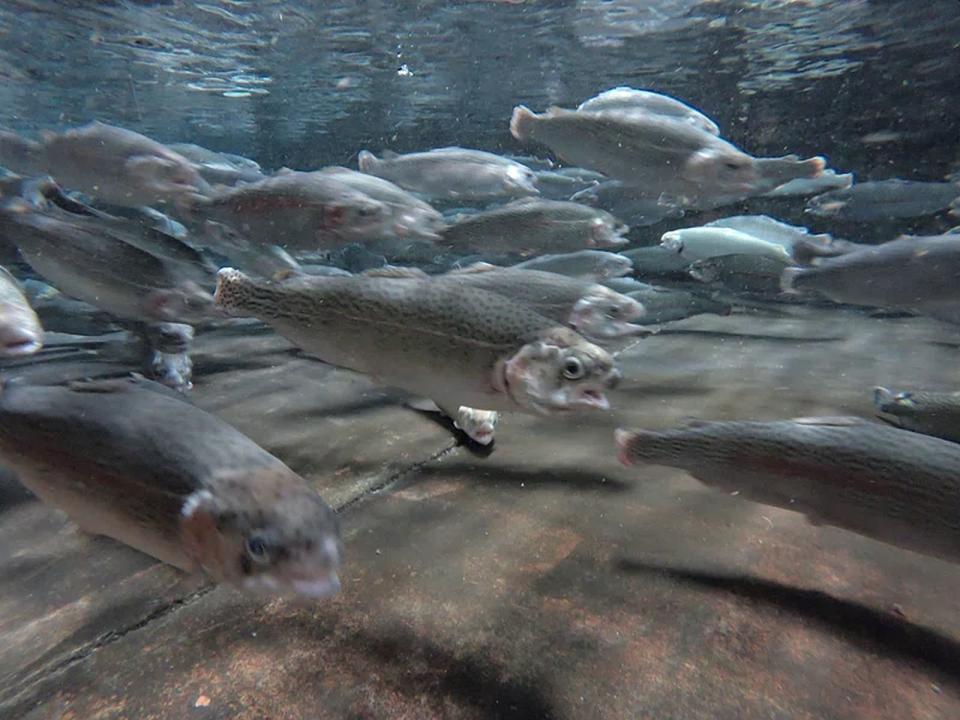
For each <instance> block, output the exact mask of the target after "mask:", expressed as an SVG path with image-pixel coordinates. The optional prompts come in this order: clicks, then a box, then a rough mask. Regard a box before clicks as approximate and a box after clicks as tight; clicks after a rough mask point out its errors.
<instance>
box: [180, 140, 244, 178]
mask: <svg viewBox="0 0 960 720" xmlns="http://www.w3.org/2000/svg"><path fill="white" fill-rule="evenodd" d="M167 147H168V148H170V149H171V150H173V151H174V152H175V153H179V154H180V155H182V156H183V157H185V158H187V160H189V161H190V162H191V163H193V166H194V168H196V170H197V172H198V173H200V177H202V178H203V179H204V180H206V181H207V182H208V183H209V184H211V185H236V184H237V183H241V182H248V183H249V182H257V181H258V180H262V179H263V170H261V168H260V165H258V164H257V163H255V162H254V161H253V160H250V159H249V158H242V157H238V156H237V155H230V154H228V153H219V152H216V151H214V150H209V149H207V148H205V147H201V146H200V145H194V144H193V143H171V144H169V145H167Z"/></svg>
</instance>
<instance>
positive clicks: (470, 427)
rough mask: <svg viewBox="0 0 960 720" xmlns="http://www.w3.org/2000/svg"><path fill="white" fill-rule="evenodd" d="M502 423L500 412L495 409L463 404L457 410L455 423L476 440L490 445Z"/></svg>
mask: <svg viewBox="0 0 960 720" xmlns="http://www.w3.org/2000/svg"><path fill="white" fill-rule="evenodd" d="M499 423H500V413H498V412H496V411H494V410H480V409H478V408H471V407H466V406H461V407H460V409H459V410H458V411H457V418H456V420H455V421H454V425H456V426H457V427H458V428H460V429H461V430H463V432H464V433H465V434H466V435H467V437H469V438H470V439H471V440H473V441H474V442H477V443H480V444H481V445H489V444H490V443H492V442H493V435H494V432H495V431H496V429H497V425H498V424H499Z"/></svg>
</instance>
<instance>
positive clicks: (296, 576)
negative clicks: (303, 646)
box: [180, 468, 343, 599]
mask: <svg viewBox="0 0 960 720" xmlns="http://www.w3.org/2000/svg"><path fill="white" fill-rule="evenodd" d="M288 473H289V475H288ZM291 476H292V477H291ZM291 479H293V480H295V481H296V482H290V481H291ZM180 529H181V539H182V541H183V544H184V548H185V549H186V552H187V554H188V555H189V556H190V557H191V559H193V560H194V561H195V562H196V563H197V564H198V565H199V566H200V567H202V568H203V569H204V570H205V571H206V572H207V573H208V574H209V575H210V576H211V577H213V578H214V579H215V580H217V581H218V582H225V583H229V584H230V585H233V586H234V587H236V588H238V589H240V590H243V591H245V592H249V593H251V594H254V595H294V596H300V597H306V598H311V599H318V598H323V597H328V596H330V595H334V594H335V593H336V592H338V591H339V589H340V580H339V578H338V576H337V571H338V569H339V567H340V564H341V561H342V559H343V543H342V541H341V539H340V527H339V523H338V521H337V516H336V514H335V513H334V512H333V510H332V509H331V508H330V507H329V506H328V505H327V504H326V503H325V502H324V501H323V499H322V498H321V497H320V496H319V495H318V494H317V493H316V492H314V491H313V490H312V489H311V488H309V487H308V486H306V485H304V484H303V483H302V481H301V480H300V479H299V478H298V477H296V476H295V475H293V474H292V471H290V470H289V469H287V468H283V469H282V470H279V471H278V470H273V469H271V470H266V471H260V472H259V473H257V472H243V473H242V474H241V473H240V472H238V473H237V474H235V475H233V476H220V477H218V478H216V479H214V480H213V481H212V482H211V483H210V485H209V489H203V490H199V491H197V492H195V493H193V494H192V495H190V497H189V498H188V499H187V501H186V502H185V503H184V505H183V508H182V510H181V519H180Z"/></svg>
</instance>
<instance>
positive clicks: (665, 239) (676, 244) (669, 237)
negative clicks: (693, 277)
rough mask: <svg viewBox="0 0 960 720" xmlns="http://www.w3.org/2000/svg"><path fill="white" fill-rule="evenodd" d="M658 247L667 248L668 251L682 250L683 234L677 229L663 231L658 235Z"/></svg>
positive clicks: (677, 251) (676, 251)
mask: <svg viewBox="0 0 960 720" xmlns="http://www.w3.org/2000/svg"><path fill="white" fill-rule="evenodd" d="M660 247H662V248H665V249H666V250H669V251H670V252H675V253H677V254H679V253H682V252H683V235H682V234H681V233H680V231H679V230H670V231H668V232H665V233H664V234H663V235H661V236H660Z"/></svg>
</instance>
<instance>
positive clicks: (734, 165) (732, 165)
mask: <svg viewBox="0 0 960 720" xmlns="http://www.w3.org/2000/svg"><path fill="white" fill-rule="evenodd" d="M723 166H724V167H725V168H727V170H739V169H740V168H742V167H743V165H741V164H740V163H736V162H733V161H732V160H731V161H727V162H725V163H724V164H723Z"/></svg>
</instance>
